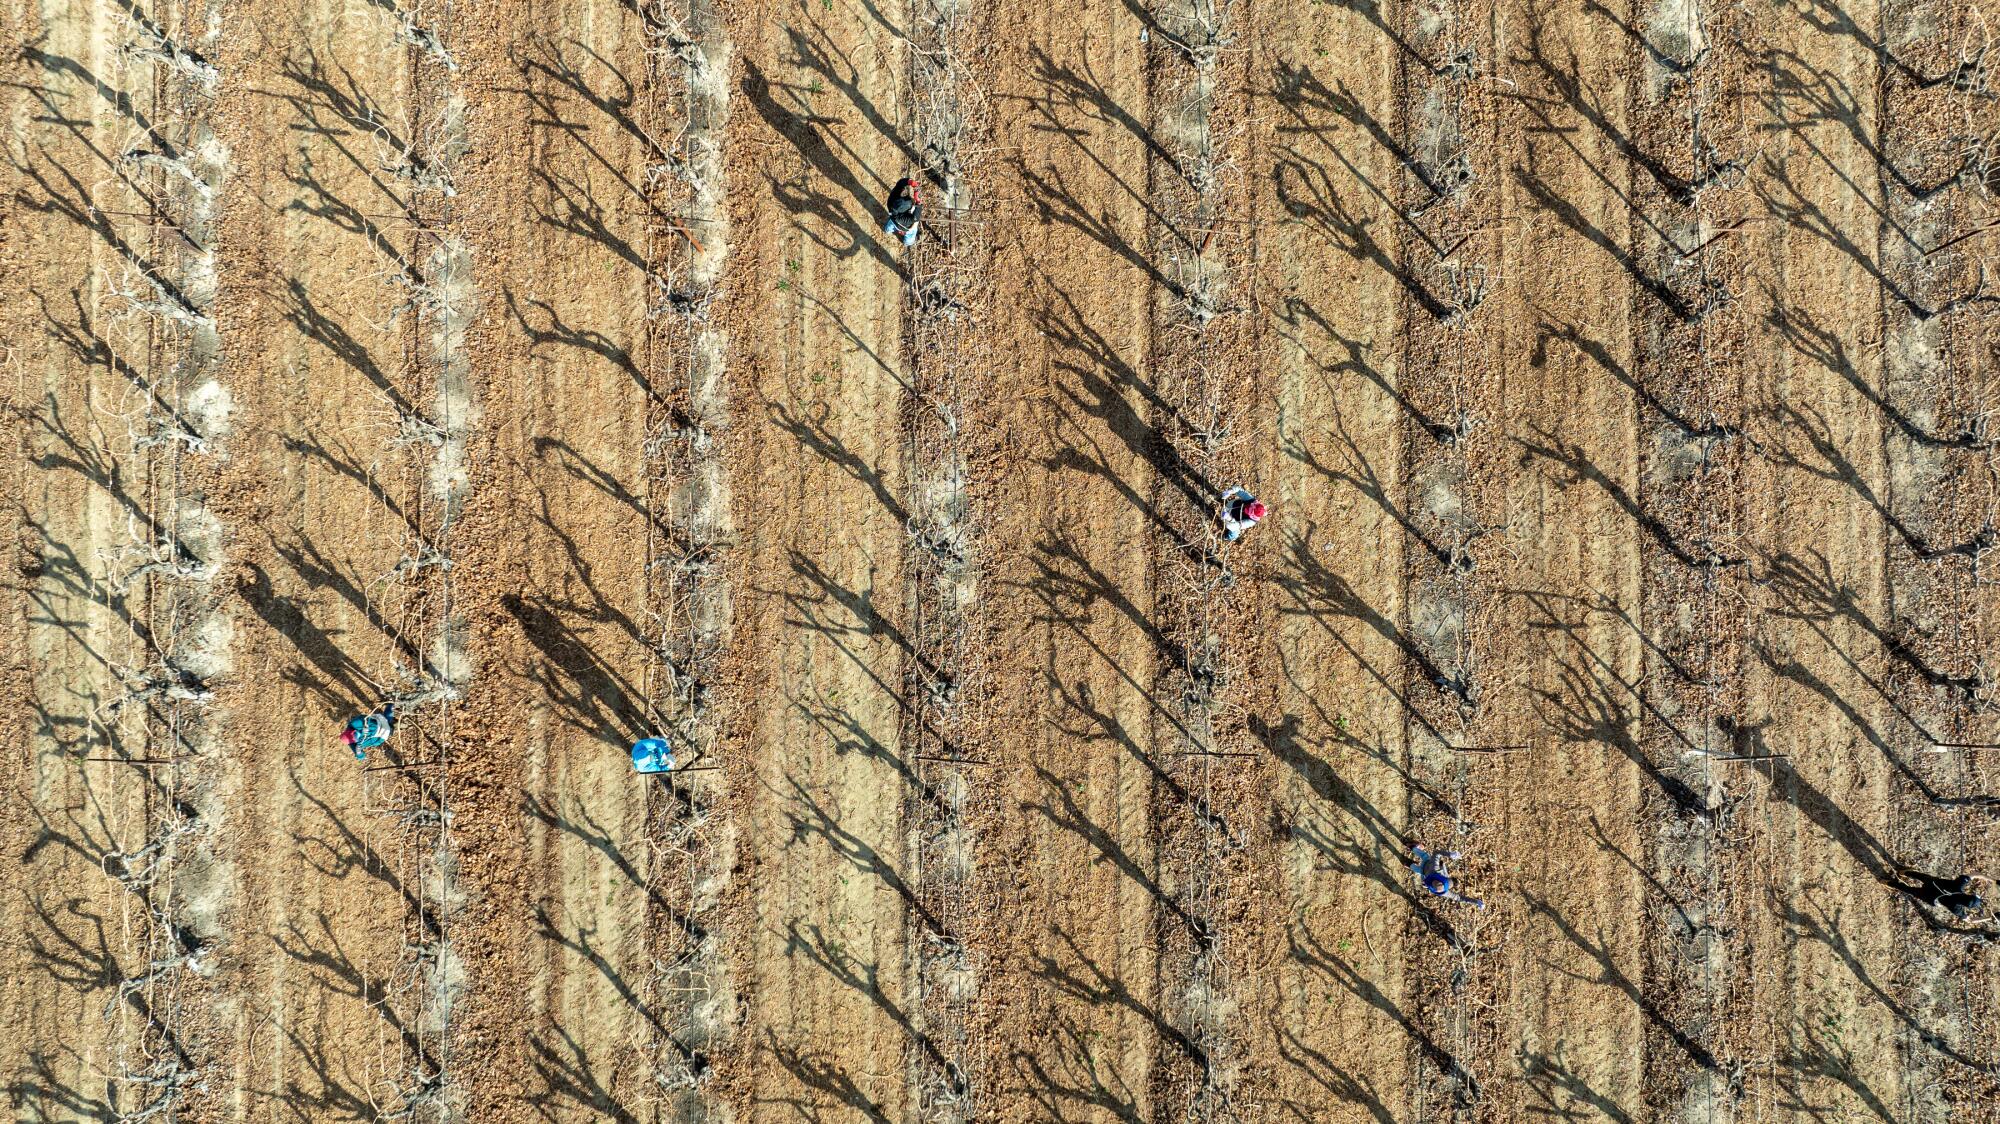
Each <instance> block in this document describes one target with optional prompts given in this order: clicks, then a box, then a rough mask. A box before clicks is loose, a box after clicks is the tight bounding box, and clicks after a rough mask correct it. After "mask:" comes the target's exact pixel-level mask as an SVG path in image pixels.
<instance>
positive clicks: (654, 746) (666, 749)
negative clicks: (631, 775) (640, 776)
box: [632, 738, 674, 773]
mask: <svg viewBox="0 0 2000 1124" xmlns="http://www.w3.org/2000/svg"><path fill="white" fill-rule="evenodd" d="M632 767H633V768H634V769H637V770H638V771H639V772H642V773H664V772H667V771H669V770H671V769H672V768H673V767H674V747H673V746H671V745H668V744H667V739H665V738H640V739H639V740H638V741H636V742H633V743H632Z"/></svg>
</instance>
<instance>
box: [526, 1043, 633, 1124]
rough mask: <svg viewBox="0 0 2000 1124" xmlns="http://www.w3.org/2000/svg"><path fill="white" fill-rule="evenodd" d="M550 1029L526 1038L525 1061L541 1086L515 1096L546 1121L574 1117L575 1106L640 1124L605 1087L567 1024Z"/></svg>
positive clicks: (620, 1122) (554, 1123)
mask: <svg viewBox="0 0 2000 1124" xmlns="http://www.w3.org/2000/svg"><path fill="white" fill-rule="evenodd" d="M550 1030H551V1031H553V1035H551V1034H550V1033H548V1032H543V1033H538V1034H533V1035H530V1036H529V1038H528V1053H529V1057H528V1062H529V1064H531V1065H533V1066H534V1067H535V1076H536V1077H537V1078H538V1079H539V1080H540V1082H541V1088H539V1089H537V1090H535V1091H534V1092H531V1093H523V1094H519V1095H518V1099H519V1100H521V1101H522V1102H523V1103H525V1104H526V1105H527V1106H528V1107H529V1108H531V1109H533V1110H534V1112H535V1115H537V1116H539V1117H541V1118H542V1119H543V1120H546V1121H548V1122H549V1124H561V1122H567V1121H570V1120H574V1119H576V1113H575V1111H574V1110H575V1109H581V1110H583V1111H584V1112H585V1113H586V1114H588V1118H589V1119H592V1120H599V1121H602V1120H612V1121H615V1122H616V1124H642V1118H641V1117H640V1116H639V1115H638V1114H637V1113H635V1112H633V1111H632V1110H631V1109H629V1108H627V1107H625V1105H624V1103H623V1102H621V1101H619V1100H618V1099H617V1098H616V1097H614V1096H612V1095H611V1090H610V1089H608V1088H606V1087H605V1085H604V1079H603V1078H601V1077H599V1076H598V1075H597V1069H596V1067H595V1066H593V1065H592V1064H591V1060H590V1056H589V1054H588V1052H587V1051H586V1050H584V1048H583V1043H581V1042H578V1041H577V1040H576V1037H575V1036H574V1035H572V1034H570V1032H569V1029H568V1028H567V1027H563V1026H560V1025H556V1026H552V1027H551V1028H550ZM571 1106H573V1107H571Z"/></svg>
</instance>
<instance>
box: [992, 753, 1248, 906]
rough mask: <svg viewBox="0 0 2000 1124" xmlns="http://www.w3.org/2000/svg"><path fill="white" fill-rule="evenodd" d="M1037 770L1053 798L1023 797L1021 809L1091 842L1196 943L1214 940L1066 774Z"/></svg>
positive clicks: (1093, 847) (1098, 851) (1096, 849)
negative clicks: (1093, 813)
mask: <svg viewBox="0 0 2000 1124" xmlns="http://www.w3.org/2000/svg"><path fill="white" fill-rule="evenodd" d="M1034 770H1035V777H1036V779H1037V780H1040V781H1041V782H1042V788H1043V791H1045V792H1046V793H1048V794H1049V797H1050V798H1049V799H1047V800H1043V801H1041V802H1039V803H1036V802H1034V801H1023V802H1022V803H1021V805H1020V810H1021V811H1023V812H1026V813H1030V814H1033V815H1038V816H1040V817H1041V818H1042V819H1044V820H1047V821H1048V823H1049V825H1050V826H1051V827H1057V828H1061V829H1062V830H1063V831H1066V832H1068V833H1069V834H1071V835H1074V836H1076V837H1077V838H1078V839H1080V840H1082V841H1083V842H1084V843H1086V844H1088V845H1089V846H1090V849H1091V850H1092V851H1095V852H1096V853H1097V854H1098V855H1099V856H1100V857H1101V858H1102V859H1103V860H1104V861H1106V862H1109V863H1110V864H1111V865H1112V866H1113V867H1114V868H1116V869H1117V871H1118V872H1119V873H1120V874H1123V875H1124V876H1125V877H1126V878H1127V879H1129V880H1131V882H1132V884H1133V885H1135V886H1137V887H1139V888H1140V889H1142V890H1144V891H1146V895H1147V896H1148V897H1150V898H1152V899H1153V902H1154V904H1155V905H1157V906H1158V907H1159V908H1160V909H1162V910H1164V911H1165V912H1166V913H1167V914H1169V915H1170V916H1172V917H1173V918H1174V919H1175V920H1177V921H1179V922H1180V923H1181V925H1183V926H1184V927H1186V929H1187V931H1188V932H1189V933H1190V934H1192V935H1193V937H1194V939H1195V941H1196V943H1197V944H1202V945H1206V944H1207V943H1208V942H1209V941H1210V940H1211V938H1210V936H1209V931H1208V926H1207V924H1206V923H1205V922H1203V921H1202V920H1201V919H1200V918H1198V917H1195V916H1194V915H1193V914H1191V913H1189V912H1188V911H1187V910H1186V909H1184V908H1182V906H1181V903H1180V902H1178V901H1176V900H1175V899H1174V896H1173V895H1172V894H1169V893H1167V891H1166V889H1165V888H1164V887H1162V886H1161V885H1160V884H1159V883H1158V882H1156V881H1154V879H1153V876H1152V874H1151V873H1150V872H1148V871H1147V869H1146V868H1145V867H1144V866H1143V865H1141V864H1140V863H1139V861H1138V860H1137V859H1135V858H1133V857H1132V855H1131V853H1130V852H1128V851H1126V850H1125V848H1124V847H1123V846H1122V845H1121V844H1120V843H1119V842H1118V837H1117V836H1116V835H1114V834H1113V833H1112V832H1111V831H1110V829H1108V828H1106V827H1104V826H1103V825H1101V824H1099V823H1098V822H1097V821H1096V820H1093V819H1091V818H1090V813H1089V812H1087V811H1085V810H1084V808H1083V806H1082V805H1081V804H1079V803H1077V801H1076V797H1075V796H1074V795H1072V794H1071V791H1070V787H1069V785H1068V783H1066V782H1065V781H1064V780H1063V778H1061V777H1059V776H1057V775H1055V774H1054V773H1051V772H1049V771H1048V770H1047V769H1044V768H1042V767H1041V766H1040V765H1036V766H1034Z"/></svg>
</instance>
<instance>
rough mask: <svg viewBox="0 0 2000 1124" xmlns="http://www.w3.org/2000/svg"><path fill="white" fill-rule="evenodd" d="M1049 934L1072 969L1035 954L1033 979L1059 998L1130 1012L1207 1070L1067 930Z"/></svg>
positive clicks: (1187, 1041) (1185, 1040) (1181, 1037)
mask: <svg viewBox="0 0 2000 1124" xmlns="http://www.w3.org/2000/svg"><path fill="white" fill-rule="evenodd" d="M1052 931H1053V932H1054V934H1055V937H1056V939H1057V940H1059V941H1061V942H1062V943H1063V945H1064V946H1065V947H1066V948H1067V949H1068V953H1069V955H1068V957H1067V959H1069V960H1070V961H1072V962H1073V963H1074V965H1075V967H1070V966H1068V965H1065V964H1064V963H1062V962H1061V961H1058V960H1055V959H1052V958H1050V957H1048V956H1044V955H1042V954H1041V953H1039V952H1036V953H1033V954H1032V956H1033V958H1034V966H1033V967H1031V968H1029V969H1028V971H1029V972H1030V973H1032V974H1033V975H1034V976H1035V978H1037V979H1039V980H1041V981H1043V982H1044V983H1046V984H1048V985H1049V986H1050V987H1051V988H1053V989H1054V990H1055V991H1056V992H1057V993H1058V994H1060V995H1064V996H1067V997H1068V998H1071V999H1076V1000H1080V1001H1082V1002H1083V1003H1084V1004H1086V1005H1088V1006H1090V1007H1104V1006H1111V1007H1120V1008H1123V1009H1125V1010H1127V1011H1130V1012H1131V1013H1133V1014H1135V1015H1137V1016H1139V1017H1140V1018H1141V1019H1144V1020H1145V1022H1146V1025H1148V1026H1150V1027H1152V1029H1153V1033H1154V1034H1156V1035H1158V1036H1159V1039H1160V1041H1161V1043H1163V1044H1164V1045H1167V1046H1171V1047H1172V1048H1174V1049H1175V1050H1177V1051H1179V1052H1180V1053H1181V1054H1182V1055H1183V1056H1185V1057H1186V1058H1187V1059H1188V1060H1190V1061H1192V1062H1194V1063H1195V1064H1197V1065H1199V1066H1201V1067H1202V1069H1203V1070H1204V1071H1206V1070H1207V1068H1208V1065H1209V1060H1208V1055H1207V1054H1205V1053H1203V1052H1202V1049H1201V1047H1200V1046H1197V1045H1196V1044H1195V1042H1194V1040H1193V1039H1192V1038H1189V1037H1188V1036H1187V1035H1186V1034H1185V1033H1183V1032H1182V1031H1181V1029H1180V1028H1179V1027H1177V1026H1175V1025H1174V1024H1173V1022H1172V1020H1170V1019H1168V1018H1167V1017H1166V1016H1164V1015H1162V1014H1161V1013H1160V1012H1159V1011H1157V1010H1155V1009H1153V1008H1152V1007H1149V1006H1147V1005H1146V1003H1145V1001H1144V1000H1142V999H1140V998H1139V997H1138V996H1137V995H1134V994H1133V993H1132V989H1131V988H1130V987H1129V986H1127V985H1126V983H1125V981H1124V980H1122V979H1120V978H1119V977H1118V976H1117V974H1116V973H1113V972H1110V971H1106V970H1105V968H1104V967H1103V966H1102V965H1100V964H1098V963H1097V961H1095V960H1092V959H1091V958H1090V954H1089V953H1086V952H1085V951H1084V950H1083V946H1082V945H1081V944H1080V943H1079V942H1078V941H1077V939H1076V937H1075V936H1073V935H1071V933H1070V931H1069V930H1068V929H1066V928H1064V927H1063V926H1062V925H1060V924H1058V925H1055V926H1054V927H1053V930H1052Z"/></svg>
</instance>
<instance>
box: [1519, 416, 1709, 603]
mask: <svg viewBox="0 0 2000 1124" xmlns="http://www.w3.org/2000/svg"><path fill="white" fill-rule="evenodd" d="M1534 434H1535V436H1536V437H1538V438H1540V439H1541V441H1542V442H1545V443H1544V444H1538V443H1536V442H1535V441H1532V440H1530V439H1528V438H1525V437H1515V438H1514V439H1513V440H1514V443H1515V444H1517V445H1519V446H1521V448H1522V449H1523V450H1524V451H1525V452H1526V453H1527V454H1528V455H1529V456H1532V457H1539V458H1541V459H1542V460H1545V461H1547V462H1549V463H1550V464H1552V465H1556V466H1559V467H1561V468H1562V469H1563V470H1564V471H1565V472H1567V473H1568V474H1569V479H1567V480H1557V481H1555V484H1556V487H1557V488H1558V489H1567V488H1570V487H1572V486H1574V485H1577V484H1582V483H1589V484H1591V485H1593V486H1594V487H1596V488H1597V490H1598V491H1600V492H1602V493H1604V495H1605V497H1606V498H1607V499H1609V500H1611V501H1612V502H1613V503H1615V504H1617V505H1618V507H1619V508H1620V510H1622V511H1624V513H1625V515H1626V516H1627V517H1628V518H1630V519H1631V520H1632V521H1633V522H1634V523H1637V524H1638V525H1639V528H1640V529H1641V530H1643V531H1645V532H1646V534H1647V535H1649V536H1650V537H1651V538H1652V539H1653V541H1654V542H1656V543H1658V544H1659V545H1660V548H1661V549H1663V550H1665V551H1666V552H1667V553H1668V554H1670V555H1672V556H1673V558H1674V561H1676V562H1679V563H1680V564H1681V565H1683V566H1686V567H1688V568H1689V569H1691V570H1697V571H1718V570H1724V569H1733V568H1735V567H1739V566H1747V565H1748V564H1749V559H1747V558H1744V557H1742V556H1740V555H1732V554H1725V553H1723V552H1722V551H1721V550H1720V549H1718V548H1717V547H1716V546H1715V544H1713V543H1711V542H1709V541H1708V540H1707V539H1705V538H1700V537H1693V538H1691V540H1690V541H1691V542H1692V546H1690V545H1689V544H1688V543H1683V542H1682V541H1681V540H1680V538H1679V537H1678V536H1677V535H1676V534H1675V532H1674V530H1673V529H1672V528H1670V527H1668V526H1667V525H1666V523H1664V522H1663V521H1661V520H1660V518H1659V517H1658V516H1655V515H1653V514H1652V513H1651V512H1649V511H1647V510H1646V508H1645V507H1644V505H1642V504H1640V503H1639V501H1638V500H1636V499H1634V498H1633V497H1632V494H1631V493H1630V492H1627V491H1626V490H1625V488H1624V486H1623V485H1621V484H1620V483H1618V481H1616V480H1613V479H1612V478H1611V476H1610V475H1609V474H1608V473H1606V472H1605V471H1604V470H1603V469H1601V468H1599V467H1597V463H1596V462H1595V461H1593V460H1591V459H1590V454H1588V453H1586V452H1585V451H1584V449H1583V446H1581V445H1577V444H1573V443H1571V442H1567V441H1564V440H1563V439H1562V438H1561V437H1559V436H1557V435H1556V434H1555V433H1553V432H1551V431H1548V430H1544V429H1541V428H1540V427H1535V428H1534ZM1697 552H1699V553H1697Z"/></svg>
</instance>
